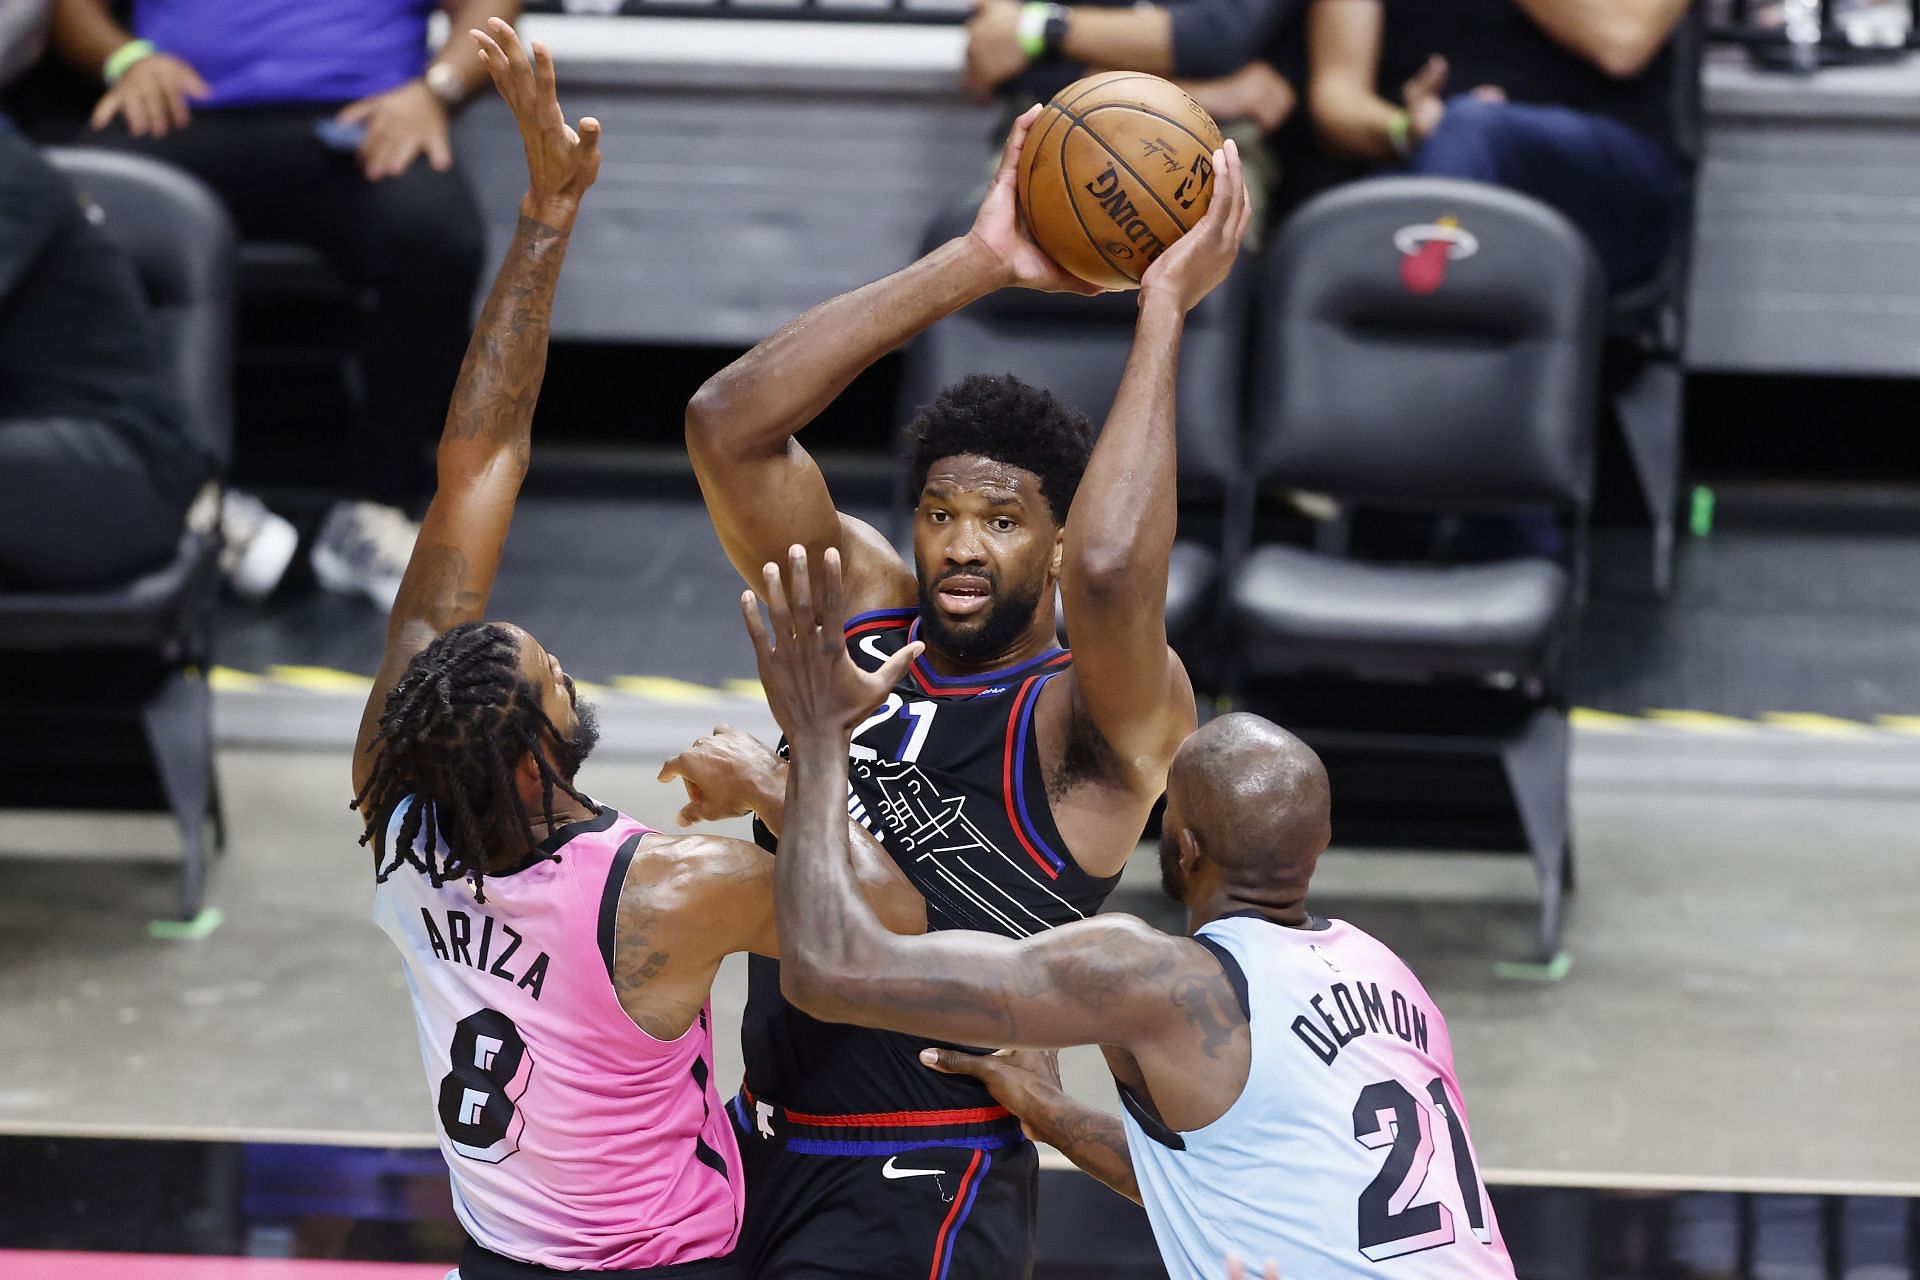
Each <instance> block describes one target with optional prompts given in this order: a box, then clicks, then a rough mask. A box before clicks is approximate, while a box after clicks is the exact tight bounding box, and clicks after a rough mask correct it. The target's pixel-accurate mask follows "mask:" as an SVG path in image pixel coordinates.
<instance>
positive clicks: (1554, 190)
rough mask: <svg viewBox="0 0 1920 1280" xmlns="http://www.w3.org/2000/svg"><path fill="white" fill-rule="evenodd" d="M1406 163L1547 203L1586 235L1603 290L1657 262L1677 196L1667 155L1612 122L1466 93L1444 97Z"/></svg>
mask: <svg viewBox="0 0 1920 1280" xmlns="http://www.w3.org/2000/svg"><path fill="white" fill-rule="evenodd" d="M1412 168H1413V171H1414V172H1416V173H1421V174H1427V175H1430V176H1435V177H1456V178H1470V179H1474V180H1477V181H1481V182H1492V183H1498V184H1499V185H1501V186H1506V187H1512V188H1513V189H1514V190H1516V191H1522V192H1525V193H1526V194H1528V195H1530V196H1533V197H1534V198H1535V199H1538V200H1541V201H1544V202H1545V203H1547V204H1550V205H1552V206H1553V207H1554V208H1556V209H1558V210H1560V212H1562V213H1564V214H1565V215H1566V216H1567V217H1568V218H1569V219H1570V220H1571V221H1572V222H1573V223H1574V225H1575V226H1577V227H1579V228H1580V230H1581V231H1582V232H1584V233H1585V234H1586V236H1587V238H1588V240H1589V241H1591V242H1592V244H1593V246H1594V248H1595V250H1596V251H1597V252H1598V254H1599V256H1600V264H1601V267H1602V268H1603V269H1604V270H1605V272H1606V277H1607V283H1608V285H1609V287H1611V288H1619V287H1621V286H1623V285H1628V284H1633V283H1636V282H1637V281H1639V280H1643V279H1645V278H1646V277H1647V276H1649V275H1651V274H1652V273H1653V272H1654V271H1655V270H1656V269H1657V268H1658V267H1659V265H1660V263H1661V262H1662V261H1663V260H1664V259H1665V257H1666V255H1667V252H1668V249H1669V248H1670V247H1671V245H1672V242H1673V236H1674V233H1675V231H1676V230H1677V229H1678V225H1679V214H1680V209H1681V206H1682V202H1683V200H1684V198H1685V194H1686V177H1685V175H1684V173H1682V171H1681V170H1680V168H1679V166H1678V165H1677V164H1676V163H1675V162H1674V161H1673V159H1672V157H1671V156H1669V155H1668V154H1667V152H1666V151H1665V150H1664V149H1663V148H1662V147H1661V146H1660V145H1659V144H1658V143H1656V142H1654V141H1653V140H1652V139H1650V138H1647V137H1645V136H1643V135H1641V134H1640V133H1638V132H1636V131H1635V130H1633V129H1630V128H1628V127H1627V126H1626V125H1623V124H1621V123H1619V122H1618V121H1616V120H1611V119H1608V118H1606V117H1604V116H1596V115H1589V114H1586V113H1584V112H1579V111H1572V110H1568V109H1567V108H1564V107H1543V106H1534V105H1528V104H1520V103H1510V102H1486V101H1482V100H1480V99H1477V98H1473V97H1471V96H1468V97H1459V98H1455V99H1453V100H1451V101H1450V102H1449V103H1448V104H1447V113H1446V116H1445V118H1444V119H1442V121H1441V123H1440V128H1439V129H1437V130H1436V131H1435V132H1434V135H1433V136H1432V137H1431V138H1429V139H1428V140H1427V141H1426V143H1425V145H1423V146H1422V147H1421V148H1420V151H1419V153H1418V154H1417V155H1416V156H1415V157H1414V161H1413V165H1412Z"/></svg>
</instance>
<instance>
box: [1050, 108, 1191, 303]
mask: <svg viewBox="0 0 1920 1280" xmlns="http://www.w3.org/2000/svg"><path fill="white" fill-rule="evenodd" d="M1220 145H1221V143H1220V126H1219V125H1217V124H1215V123H1214V122H1213V117H1212V116H1210V115H1208V114H1207V113H1206V111H1205V110H1204V109H1203V108H1202V107H1201V106H1200V104H1199V103H1197V102H1195V101H1194V100H1193V99H1192V98H1190V97H1188V96H1187V95H1186V94H1185V93H1184V92H1183V91H1182V90H1181V89H1180V88H1179V86H1177V85H1175V84H1173V83H1172V82H1170V81H1167V80H1162V79H1161V78H1160V77H1159V76H1152V75H1146V74H1144V73H1141V72H1136V71H1109V72H1105V73H1103V74H1101V75H1097V76H1088V77H1087V78H1086V79H1084V80H1076V81H1075V82H1074V83H1072V84H1070V85H1068V86H1067V87H1066V88H1064V89H1062V90H1061V91H1060V92H1059V93H1057V94H1055V95H1054V98H1053V101H1051V102H1049V103H1048V104H1047V105H1046V108H1045V109H1044V110H1043V111H1041V113H1040V115H1039V117H1038V118H1037V119H1036V120H1035V121H1034V122H1033V126H1032V128H1031V129H1029V130H1028V132H1027V140H1026V146H1025V148H1024V150H1023V152H1022V154H1021V157H1020V171H1019V175H1018V181H1019V188H1018V191H1019V200H1020V212H1021V215H1022V216H1023V217H1025V218H1026V220H1027V226H1028V228H1029V229H1030V230H1031V231H1032V233H1033V238H1034V239H1035V240H1036V241H1038V242H1039V244H1040V247H1041V248H1042V249H1044V250H1046V252H1047V255H1048V256H1049V257H1051V258H1052V259H1053V260H1054V261H1055V262H1057V263H1059V264H1060V265H1061V266H1062V267H1063V268H1065V269H1066V270H1067V271H1069V272H1071V273H1072V274H1074V275H1076V276H1078V277H1080V279H1082V280H1085V281H1086V282H1087V283H1089V284H1097V285H1101V286H1103V287H1105V288H1109V289H1130V288H1133V287H1135V286H1137V285H1138V284H1139V283H1140V277H1141V275H1142V274H1143V273H1144V272H1145V271H1146V269H1147V268H1148V267H1149V266H1151V265H1153V260H1154V259H1155V258H1157V257H1159V256H1160V254H1161V253H1162V252H1163V251H1165V249H1166V247H1167V246H1168V245H1170V244H1172V243H1173V242H1174V241H1175V240H1178V239H1179V238H1180V237H1181V236H1183V235H1185V234H1186V233H1187V231H1188V229H1189V228H1191V227H1192V226H1193V224H1194V223H1196V222H1198V221H1200V217H1201V215H1202V214H1204V213H1206V211H1207V206H1208V204H1210V203H1211V202H1212V200H1213V153H1214V152H1215V151H1217V150H1218V149H1219V148H1220Z"/></svg>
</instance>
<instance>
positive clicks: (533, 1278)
mask: <svg viewBox="0 0 1920 1280" xmlns="http://www.w3.org/2000/svg"><path fill="white" fill-rule="evenodd" d="M739 1258H740V1255H739V1251H738V1250H735V1251H734V1252H733V1253H731V1254H729V1255H728V1256H726V1257H724V1258H715V1259H713V1260H712V1261H708V1262H682V1263H677V1264H675V1265H673V1266H667V1267H645V1268H642V1269H641V1270H638V1271H556V1270H554V1269H553V1268H551V1267H541V1266H536V1265H534V1264H533V1263H531V1262H521V1261H519V1260H518V1259H515V1258H507V1257H502V1256H501V1255H500V1254H497V1253H494V1252H492V1251H491V1250H488V1249H482V1248H481V1247H480V1246H479V1245H477V1244H475V1243H474V1242H473V1241H472V1240H471V1239H469V1240H468V1241H467V1247H466V1249H465V1250H463V1251H462V1252H461V1254H460V1266H459V1268H458V1269H457V1270H456V1271H454V1272H453V1275H455V1276H457V1277H459V1280H570V1278H571V1277H579V1276H608V1277H613V1278H614V1280H628V1278H631V1280H740V1265H739Z"/></svg>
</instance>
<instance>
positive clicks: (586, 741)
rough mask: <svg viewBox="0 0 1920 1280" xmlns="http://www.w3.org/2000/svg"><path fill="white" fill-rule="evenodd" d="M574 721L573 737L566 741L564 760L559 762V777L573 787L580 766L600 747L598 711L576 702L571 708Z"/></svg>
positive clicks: (583, 703) (588, 703) (589, 705)
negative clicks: (575, 723)
mask: <svg viewBox="0 0 1920 1280" xmlns="http://www.w3.org/2000/svg"><path fill="white" fill-rule="evenodd" d="M573 715H574V719H576V720H578V721H579V725H578V727H577V728H575V729H574V731H573V736H572V737H570V738H568V739H567V744H566V752H565V757H566V758H565V759H563V760H562V761H560V764H561V766H562V767H561V770H560V776H561V777H563V778H565V779H566V782H567V785H568V786H572V785H573V779H574V777H575V776H576V775H577V774H578V773H579V772H580V766H581V765H583V764H585V763H586V762H587V757H588V756H590V755H592V754H593V749H594V748H595V747H597V746H599V745H600V709H599V708H598V707H596V706H594V705H593V704H592V703H591V702H577V703H575V704H574V708H573Z"/></svg>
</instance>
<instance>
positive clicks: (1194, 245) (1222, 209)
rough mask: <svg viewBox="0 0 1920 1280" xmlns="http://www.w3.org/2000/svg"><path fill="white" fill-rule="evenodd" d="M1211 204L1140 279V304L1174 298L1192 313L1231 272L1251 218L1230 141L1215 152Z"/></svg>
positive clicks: (1234, 147)
mask: <svg viewBox="0 0 1920 1280" xmlns="http://www.w3.org/2000/svg"><path fill="white" fill-rule="evenodd" d="M1213 174H1214V177H1213V202H1212V203H1211V204H1210V205H1208V206H1207V213H1206V216H1205V217H1203V218H1201V219H1200V221H1198V222H1196V223H1194V225H1193V229H1192V230H1190V231H1188V232H1187V234H1185V235H1183V236H1181V237H1180V238H1179V239H1178V240H1176V241H1174V242H1173V244H1172V246H1171V247H1170V248H1168V249H1167V251H1166V252H1165V253H1162V254H1161V255H1160V256H1159V257H1158V258H1156V259H1154V263H1153V265H1152V266H1150V267H1148V268H1147V270H1146V274H1145V275H1143V276H1141V277H1140V305H1141V306H1143V307H1144V306H1146V305H1147V300H1148V298H1149V296H1152V295H1162V294H1163V295H1171V296H1172V298H1173V299H1174V301H1175V302H1176V303H1177V304H1178V305H1179V307H1180V309H1181V310H1182V311H1191V310H1192V309H1193V308H1194V306H1195V304H1197V303H1198V302H1199V301H1200V299H1202V298H1204V297H1206V296H1207V295H1208V294H1209V293H1212V292H1213V291H1214V289H1215V288H1216V287H1217V286H1218V285H1219V284H1220V282H1221V281H1222V280H1225V279H1226V278H1227V276H1228V274H1229V273H1230V272H1232V270H1233V262H1234V259H1235V258H1237V257H1239V256H1240V245H1241V242H1242V241H1244V240H1245V239H1246V236H1247V223H1248V222H1249V221H1250V220H1251V219H1252V217H1253V202H1252V201H1251V200H1249V199H1248V198H1247V175H1246V171H1245V170H1244V169H1242V168H1241V167H1240V148H1239V147H1238V146H1237V145H1235V143H1234V142H1233V140H1232V139H1231V138H1229V139H1228V140H1227V143H1226V145H1225V146H1224V147H1222V148H1221V149H1220V150H1218V151H1216V152H1214V153H1213Z"/></svg>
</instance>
